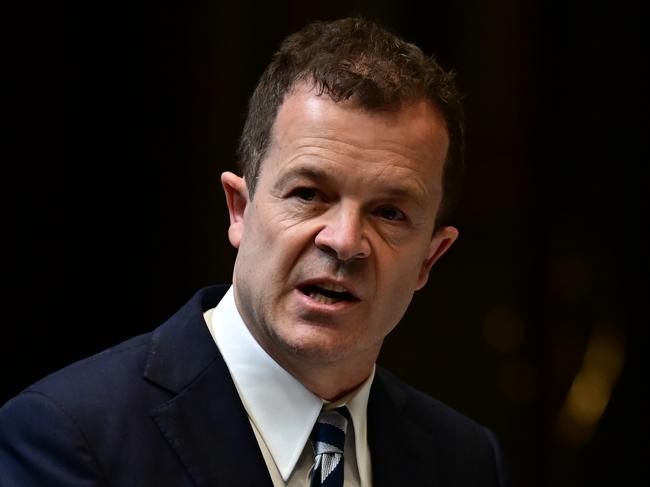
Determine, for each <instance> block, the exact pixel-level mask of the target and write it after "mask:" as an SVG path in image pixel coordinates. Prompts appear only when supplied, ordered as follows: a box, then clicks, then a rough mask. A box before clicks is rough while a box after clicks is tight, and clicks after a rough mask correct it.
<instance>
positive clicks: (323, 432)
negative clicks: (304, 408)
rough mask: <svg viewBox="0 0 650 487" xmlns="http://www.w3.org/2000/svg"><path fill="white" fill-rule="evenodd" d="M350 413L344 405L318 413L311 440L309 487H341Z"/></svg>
mask: <svg viewBox="0 0 650 487" xmlns="http://www.w3.org/2000/svg"><path fill="white" fill-rule="evenodd" d="M349 421H350V413H349V412H348V410H347V408H346V407H345V406H342V407H340V408H336V409H325V410H323V411H322V412H321V413H320V416H318V419H317V420H316V424H315V425H314V429H313V430H312V432H311V436H310V438H311V441H312V444H313V445H314V455H315V456H314V468H313V471H312V477H311V483H310V486H311V487H343V447H344V446H345V431H346V430H347V429H348V422H349Z"/></svg>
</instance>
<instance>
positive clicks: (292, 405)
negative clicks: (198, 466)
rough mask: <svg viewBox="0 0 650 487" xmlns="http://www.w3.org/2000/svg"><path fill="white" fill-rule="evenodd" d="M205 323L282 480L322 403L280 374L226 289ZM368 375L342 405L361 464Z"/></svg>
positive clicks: (232, 289)
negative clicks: (350, 426)
mask: <svg viewBox="0 0 650 487" xmlns="http://www.w3.org/2000/svg"><path fill="white" fill-rule="evenodd" d="M206 315H207V313H206ZM206 318H207V319H206V322H207V324H208V328H209V330H210V333H211V334H212V337H213V338H214V340H215V342H216V344H217V346H218V347H219V350H220V351H221V354H222V356H223V359H224V361H225V362H226V365H227V366H228V369H229V370H230V374H231V375H232V378H233V381H234V383H235V386H236V387H237V391H238V393H239V396H240V398H241V400H242V403H243V405H244V408H245V409H246V412H247V413H248V416H249V418H250V419H251V421H252V422H253V423H254V424H255V426H256V427H257V429H258V431H259V432H260V434H261V436H262V438H263V439H264V442H265V443H266V446H267V447H268V449H269V451H270V453H271V455H272V456H273V460H274V461H275V464H276V466H277V467H278V470H279V471H280V474H281V475H282V478H283V479H284V480H285V481H286V480H287V479H288V478H289V476H290V475H291V472H293V469H294V468H295V466H296V462H297V461H298V459H299V457H300V454H301V453H302V450H303V448H304V446H305V443H306V442H307V439H308V438H309V435H310V433H311V430H312V428H313V426H314V423H315V422H316V419H317V418H318V415H319V414H320V411H321V409H322V407H323V404H325V401H323V400H322V399H321V398H319V397H318V396H316V395H314V394H313V393H312V392H311V391H309V390H308V389H307V388H306V387H305V386H303V385H302V384H301V383H300V382H299V381H298V380H297V379H296V378H295V377H293V376H292V375H291V374H290V373H289V372H287V371H286V370H284V369H283V368H282V367H281V366H280V365H279V364H278V363H277V362H276V361H275V360H273V359H272V358H271V357H270V356H269V355H268V354H267V353H266V351H264V349H263V348H262V347H261V346H260V345H259V344H258V343H257V341H256V340H255V339H254V338H253V336H252V335H251V334H250V332H249V331H248V328H247V327H246V324H245V323H244V321H243V319H242V317H241V315H240V314H239V311H238V309H237V306H236V304H235V298H234V288H233V287H232V286H231V287H230V289H229V290H228V292H227V293H226V294H225V296H224V297H223V298H222V300H221V301H220V302H219V304H218V305H217V307H216V308H214V310H213V312H212V315H211V316H206ZM374 374H375V369H374V367H373V370H372V373H371V374H370V376H369V377H368V379H366V381H365V382H364V383H363V384H362V385H361V386H360V387H359V388H358V389H357V390H356V391H355V392H354V393H353V395H352V397H350V398H349V400H348V401H347V404H346V405H347V407H348V410H349V411H350V415H351V417H352V422H353V424H354V434H355V445H356V452H355V453H356V456H357V459H360V460H361V463H365V461H366V458H367V454H366V451H367V436H366V430H367V428H366V411H367V405H368V396H369V394H370V386H371V384H372V379H373V377H374ZM335 405H336V406H339V405H342V404H341V402H337V403H336V404H335ZM326 407H327V406H326ZM361 449H363V453H362V450H361ZM364 468H365V465H361V464H360V465H359V471H360V472H364V471H365V470H364Z"/></svg>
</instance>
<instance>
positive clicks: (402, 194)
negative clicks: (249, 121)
mask: <svg viewBox="0 0 650 487" xmlns="http://www.w3.org/2000/svg"><path fill="white" fill-rule="evenodd" d="M447 147H448V137H447V132H446V129H445V124H444V120H443V118H442V116H441V115H440V114H439V113H438V111H437V110H436V109H434V108H433V107H432V106H431V105H430V104H429V103H427V102H425V101H422V102H417V103H413V104H411V105H408V106H405V107H403V108H401V109H400V110H399V111H396V112H395V111H393V112H381V113H371V112H368V111H364V110H362V109H360V108H358V107H356V106H355V105H354V104H353V103H352V102H349V101H346V102H341V103H335V102H333V101H332V100H331V99H330V98H329V97H328V96H317V95H315V94H313V93H312V92H309V91H307V90H306V89H302V90H301V89H299V88H297V89H296V90H294V91H293V92H292V93H291V94H289V95H288V96H287V97H286V99H285V101H284V103H283V104H282V106H281V107H280V109H279V111H278V115H277V118H276V121H275V125H274V128H273V133H272V141H271V143H270V146H269V150H268V153H267V157H266V159H265V160H264V162H263V163H262V167H261V171H260V175H259V180H258V182H257V187H256V191H255V195H254V197H253V199H252V200H251V199H249V195H248V191H247V189H246V185H245V182H244V180H243V179H241V178H239V177H237V176H235V175H234V174H232V173H224V175H223V176H222V182H223V184H224V188H225V190H226V196H227V199H228V206H229V210H230V218H231V226H230V229H229V238H230V241H231V243H232V244H233V245H234V246H235V247H236V248H238V249H239V251H238V255H237V260H236V263H235V270H234V279H233V280H234V286H235V297H236V302H237V306H238V309H239V311H240V313H241V314H242V317H243V318H244V321H245V322H246V324H247V326H248V328H249V329H250V331H251V333H252V334H253V336H254V337H255V338H256V339H257V341H258V342H259V343H260V344H261V345H262V347H263V348H264V349H265V350H266V351H267V352H268V353H269V354H270V355H271V356H273V357H274V358H275V359H276V360H277V361H278V362H280V363H281V364H285V363H287V362H291V363H294V364H295V363H296V362H305V363H312V364H324V363H336V362H341V363H343V362H347V363H357V362H358V363H359V364H360V366H361V364H366V365H365V366H367V365H368V364H372V363H373V362H374V360H375V359H376V357H377V354H378V353H379V349H380V347H381V344H382V342H383V340H384V337H385V336H386V335H387V334H388V333H389V332H390V331H391V330H392V329H393V328H394V327H395V325H396V324H397V323H398V321H399V320H400V319H401V317H402V316H403V314H404V313H405V311H406V309H407V307H408V305H409V303H410V301H411V299H412V297H413V293H414V292H415V291H416V290H417V289H419V288H421V287H422V286H423V285H424V284H425V283H426V280H427V278H428V274H429V270H430V268H431V266H432V265H433V263H434V262H435V260H436V259H437V258H438V257H439V256H440V255H441V254H442V253H443V252H444V251H445V250H446V249H447V248H448V247H449V245H450V244H451V243H452V242H453V241H454V239H455V238H456V236H457V232H456V230H455V229H454V228H451V227H445V228H442V229H439V230H438V231H437V232H436V233H435V235H434V234H433V224H434V220H435V216H436V213H437V211H438V207H439V205H440V201H441V196H442V193H441V179H442V169H443V162H444V159H445V156H446V153H447ZM432 235H433V238H432Z"/></svg>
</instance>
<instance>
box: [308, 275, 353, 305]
mask: <svg viewBox="0 0 650 487" xmlns="http://www.w3.org/2000/svg"><path fill="white" fill-rule="evenodd" d="M298 290H299V291H300V292H301V293H303V294H304V295H305V296H309V297H310V298H311V299H313V300H314V301H316V302H317V303H321V304H336V303H340V302H346V301H347V302H355V301H359V298H357V297H356V296H355V295H354V294H353V293H352V292H351V291H350V290H349V289H348V288H347V287H346V286H344V285H342V284H339V283H334V282H326V281H319V282H311V283H305V284H303V285H300V286H298Z"/></svg>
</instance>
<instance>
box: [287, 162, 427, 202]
mask: <svg viewBox="0 0 650 487" xmlns="http://www.w3.org/2000/svg"><path fill="white" fill-rule="evenodd" d="M302 179H306V180H309V181H314V182H319V183H325V184H330V185H336V184H337V183H336V180H335V179H334V178H333V177H332V174H331V172H330V171H325V170H323V169H321V168H319V167H312V166H299V167H295V168H292V169H289V170H288V171H287V173H286V174H284V175H283V176H282V177H281V178H279V180H278V181H277V182H276V184H275V188H276V189H282V188H284V187H286V186H290V185H291V184H292V183H294V182H295V181H297V180H302ZM380 196H381V197H388V198H394V199H397V200H399V199H410V200H413V201H415V203H416V204H417V205H418V206H423V201H422V196H424V195H423V191H422V190H420V188H419V187H418V186H417V185H416V184H404V183H398V184H396V185H391V186H387V187H386V188H384V189H383V190H382V191H381V193H380Z"/></svg>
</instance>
